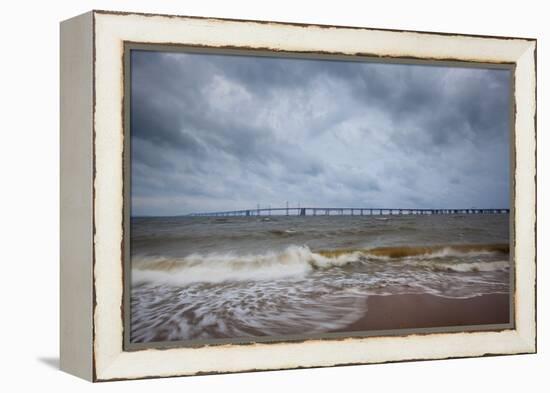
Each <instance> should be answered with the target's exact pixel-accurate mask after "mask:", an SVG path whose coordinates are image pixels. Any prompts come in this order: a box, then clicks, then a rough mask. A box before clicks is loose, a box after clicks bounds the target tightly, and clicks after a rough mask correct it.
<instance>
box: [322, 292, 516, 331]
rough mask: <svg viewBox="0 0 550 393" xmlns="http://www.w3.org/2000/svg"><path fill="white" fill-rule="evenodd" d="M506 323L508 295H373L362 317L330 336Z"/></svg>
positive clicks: (508, 307) (368, 299)
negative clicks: (451, 296)
mask: <svg viewBox="0 0 550 393" xmlns="http://www.w3.org/2000/svg"><path fill="white" fill-rule="evenodd" d="M509 322H510V296H509V295H508V294H487V295H480V296H476V297H472V298H466V299H456V298H445V297H441V296H436V295H430V294H405V295H373V296H369V297H368V298H367V302H366V305H365V309H364V313H363V316H361V317H360V318H359V319H358V320H356V321H355V322H352V323H350V324H348V325H347V326H345V327H343V328H340V329H336V330H333V331H331V333H347V332H358V331H369V330H392V329H415V328H435V327H451V326H468V325H493V324H507V323H509Z"/></svg>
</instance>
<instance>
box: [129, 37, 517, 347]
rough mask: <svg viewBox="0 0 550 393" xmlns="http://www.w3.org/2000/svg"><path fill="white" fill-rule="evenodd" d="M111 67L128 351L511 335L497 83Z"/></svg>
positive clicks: (342, 68) (204, 66)
mask: <svg viewBox="0 0 550 393" xmlns="http://www.w3.org/2000/svg"><path fill="white" fill-rule="evenodd" d="M127 53H129V55H130V58H129V65H130V70H129V71H130V75H131V77H130V78H129V80H128V81H126V83H129V84H130V85H129V91H130V96H129V102H128V107H129V119H130V122H129V123H130V124H129V135H130V141H129V143H130V162H129V163H127V165H128V166H129V169H130V194H131V201H130V206H129V212H128V213H129V214H130V221H131V227H130V231H129V240H130V261H129V266H130V272H131V273H130V277H131V282H130V283H126V284H127V285H128V286H129V290H130V304H129V307H130V319H129V320H130V326H129V334H130V337H129V338H130V342H131V343H159V342H174V341H176V342H193V341H196V340H216V339H226V340H227V339H241V340H242V339H254V338H260V337H264V338H272V339H284V338H285V337H297V336H299V337H308V336H314V337H316V335H317V336H319V335H321V336H322V335H323V334H328V335H329V336H330V334H334V333H339V335H338V336H342V335H344V336H345V334H346V333H358V332H359V333H360V332H367V333H368V332H381V333H384V332H388V331H389V332H391V331H393V330H396V331H398V330H399V329H422V328H446V327H462V328H464V327H470V328H473V329H474V330H475V329H476V327H479V328H481V327H483V326H489V327H492V328H494V327H495V325H505V326H506V325H507V324H509V323H510V322H511V313H512V309H511V302H510V293H511V290H512V286H511V285H512V284H511V266H513V265H512V264H511V261H510V255H511V254H510V234H511V226H510V199H511V196H510V171H511V169H510V168H511V149H510V139H511V127H512V124H511V122H512V121H513V118H512V117H511V110H512V102H513V100H512V97H513V86H512V81H513V70H512V69H511V68H510V67H508V66H495V65H492V66H488V65H484V64H477V65H476V64H475V63H474V64H472V63H463V64H460V63H456V62H455V63H444V62H443V63H441V62H439V63H437V62H435V63H427V62H423V63H419V62H417V63H411V62H408V63H407V62H391V63H389V62H381V61H372V59H371V60H369V59H364V58H347V59H332V58H317V59H316V58H304V57H302V58H300V57H299V56H294V57H293V56H291V55H288V56H280V55H279V57H274V56H273V55H255V54H254V53H252V54H250V53H247V54H241V53H239V54H231V53H221V54H220V53H212V52H200V51H191V52H189V51H188V52H186V51H185V50H179V51H178V50H167V49H162V48H160V49H159V48H158V47H157V48H151V49H149V48H145V49H140V48H137V49H136V48H131V49H130V51H129V52H127Z"/></svg>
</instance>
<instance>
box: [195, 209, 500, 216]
mask: <svg viewBox="0 0 550 393" xmlns="http://www.w3.org/2000/svg"><path fill="white" fill-rule="evenodd" d="M509 213H510V209H474V208H471V209H398V208H370V207H369V208H366V207H278V208H271V207H268V208H261V209H260V208H257V209H246V210H230V211H217V212H204V213H191V214H189V216H192V217H229V216H244V217H249V216H275V215H278V216H281V215H283V216H384V215H390V216H391V215H442V214H509Z"/></svg>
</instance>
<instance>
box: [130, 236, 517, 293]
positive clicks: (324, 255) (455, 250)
mask: <svg viewBox="0 0 550 393" xmlns="http://www.w3.org/2000/svg"><path fill="white" fill-rule="evenodd" d="M508 251H509V248H508V245H506V244H485V245H483V244H470V245H448V246H429V247H427V246H426V247H378V248H371V249H335V250H318V251H312V250H311V249H310V248H309V247H307V246H296V245H293V246H289V247H287V248H286V249H285V250H283V251H280V252H267V253H264V254H256V255H254V254H251V255H234V254H217V253H212V254H205V255H202V254H191V255H189V256H186V257H184V258H169V257H144V256H139V255H137V256H133V258H132V265H133V266H132V267H133V269H132V281H133V283H134V284H141V283H147V282H148V283H151V282H152V283H162V284H171V285H187V284H192V283H198V282H205V283H220V282H224V281H262V280H278V279H288V280H291V279H300V278H303V277H304V276H306V275H308V274H309V273H311V272H312V271H315V270H319V269H330V268H335V267H336V268H345V267H346V266H347V265H349V264H359V263H360V264H369V263H384V262H394V263H395V262H402V263H406V264H407V265H413V266H418V267H424V268H428V269H430V270H433V271H447V272H478V271H479V272H489V271H505V270H507V269H508V267H509V262H508V261H506V260H503V259H502V258H500V259H499V260H483V258H484V257H487V256H490V257H493V258H494V257H495V256H504V255H506V254H508Z"/></svg>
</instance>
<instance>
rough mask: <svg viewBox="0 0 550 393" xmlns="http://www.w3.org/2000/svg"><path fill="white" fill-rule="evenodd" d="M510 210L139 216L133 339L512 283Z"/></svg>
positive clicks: (328, 320)
mask: <svg viewBox="0 0 550 393" xmlns="http://www.w3.org/2000/svg"><path fill="white" fill-rule="evenodd" d="M508 221H509V216H508V215H507V214H500V215H446V216H440V215H438V216H384V217H369V216H364V217H361V216H354V217H350V216H347V217H337V216H331V217H322V216H317V217H298V216H295V217H286V216H274V217H269V218H267V217H224V218H221V217H219V218H215V217H178V218H175V217H172V218H134V219H132V228H131V265H132V269H131V276H132V283H131V306H130V307H131V334H130V335H131V341H132V342H154V341H170V340H188V339H190V340H191V339H210V338H239V337H250V336H280V335H290V334H314V333H324V332H328V331H332V330H336V329H341V328H343V327H345V326H347V325H348V324H350V323H351V322H353V321H355V320H356V319H358V318H359V317H360V316H361V315H362V313H363V312H364V310H365V302H366V298H367V296H368V295H371V294H382V295H384V294H401V293H429V294H435V295H439V296H444V297H453V298H466V297H473V296H478V295H481V294H486V293H508V291H509V254H508V242H509V233H508V228H509V225H508Z"/></svg>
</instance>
